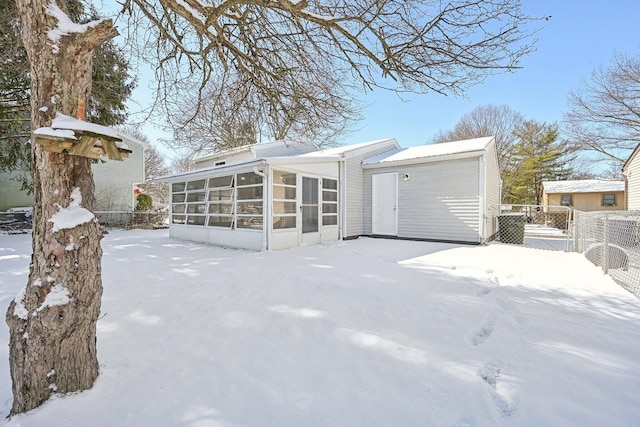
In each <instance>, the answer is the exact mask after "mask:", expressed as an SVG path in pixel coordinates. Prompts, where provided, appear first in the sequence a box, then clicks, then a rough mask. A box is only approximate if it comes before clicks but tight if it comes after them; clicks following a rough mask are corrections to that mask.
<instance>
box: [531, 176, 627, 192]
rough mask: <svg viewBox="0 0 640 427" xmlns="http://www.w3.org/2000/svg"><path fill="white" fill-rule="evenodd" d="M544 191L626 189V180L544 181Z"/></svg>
mask: <svg viewBox="0 0 640 427" xmlns="http://www.w3.org/2000/svg"><path fill="white" fill-rule="evenodd" d="M542 186H543V187H544V192H545V193H547V194H551V193H604V192H607V191H624V181H613V180H605V179H581V180H569V181H543V182H542Z"/></svg>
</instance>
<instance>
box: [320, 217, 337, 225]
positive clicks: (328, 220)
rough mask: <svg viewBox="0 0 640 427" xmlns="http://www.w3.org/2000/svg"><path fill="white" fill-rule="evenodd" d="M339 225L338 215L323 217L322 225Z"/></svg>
mask: <svg viewBox="0 0 640 427" xmlns="http://www.w3.org/2000/svg"><path fill="white" fill-rule="evenodd" d="M337 224H338V215H323V216H322V225H337Z"/></svg>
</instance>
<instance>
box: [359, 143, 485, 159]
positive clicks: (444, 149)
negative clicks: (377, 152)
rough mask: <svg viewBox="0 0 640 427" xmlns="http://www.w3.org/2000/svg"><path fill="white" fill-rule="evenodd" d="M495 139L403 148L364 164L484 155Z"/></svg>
mask: <svg viewBox="0 0 640 427" xmlns="http://www.w3.org/2000/svg"><path fill="white" fill-rule="evenodd" d="M493 140H494V137H492V136H486V137H482V138H474V139H465V140H461V141H452V142H443V143H440V144H428V145H421V146H417V147H409V148H401V149H398V150H395V151H392V152H391V153H385V154H383V155H381V156H376V157H373V158H371V159H367V160H366V161H365V162H364V164H371V165H372V164H384V163H390V162H411V161H419V160H422V159H426V158H439V157H445V156H455V155H465V156H472V155H476V154H477V155H482V154H483V153H484V152H485V151H486V149H487V147H488V146H489V144H490V143H491V142H492V141H493Z"/></svg>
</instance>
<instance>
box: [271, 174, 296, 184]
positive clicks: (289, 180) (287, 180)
mask: <svg viewBox="0 0 640 427" xmlns="http://www.w3.org/2000/svg"><path fill="white" fill-rule="evenodd" d="M273 183H274V184H285V185H296V174H295V173H290V172H281V171H273Z"/></svg>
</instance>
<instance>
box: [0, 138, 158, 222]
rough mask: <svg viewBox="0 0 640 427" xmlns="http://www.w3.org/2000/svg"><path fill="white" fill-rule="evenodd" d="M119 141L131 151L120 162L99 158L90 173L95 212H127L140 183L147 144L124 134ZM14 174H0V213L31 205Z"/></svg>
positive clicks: (28, 195) (28, 196)
mask: <svg viewBox="0 0 640 427" xmlns="http://www.w3.org/2000/svg"><path fill="white" fill-rule="evenodd" d="M120 136H121V137H122V140H123V142H124V143H125V144H126V145H127V147H128V148H129V149H130V150H131V151H132V153H131V154H130V155H129V157H128V158H127V159H125V160H123V161H116V160H109V159H106V158H104V159H101V160H99V161H97V162H96V163H94V164H93V165H92V167H91V169H92V170H93V176H94V182H95V195H96V210H97V211H114V210H118V211H122V210H126V211H130V210H133V208H134V207H135V194H134V189H135V187H136V186H137V185H138V184H141V183H143V182H144V150H145V149H146V148H147V145H146V144H145V143H144V142H142V141H139V140H137V139H134V138H132V137H130V136H128V135H125V134H124V133H120ZM14 176H15V175H14V174H8V173H0V211H6V210H7V209H10V208H14V207H23V206H32V205H33V195H31V194H27V192H26V191H23V190H20V187H21V184H20V183H19V182H17V181H15V180H12V177H14Z"/></svg>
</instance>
